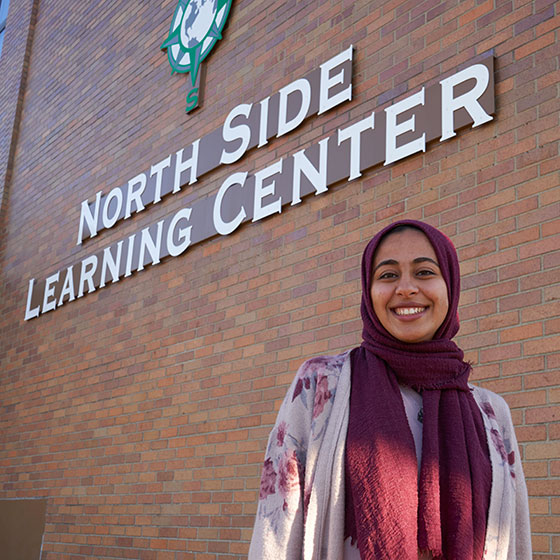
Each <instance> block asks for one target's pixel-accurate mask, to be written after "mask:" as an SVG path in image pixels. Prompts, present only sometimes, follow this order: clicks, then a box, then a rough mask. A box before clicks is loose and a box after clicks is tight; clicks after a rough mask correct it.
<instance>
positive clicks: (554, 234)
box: [0, 0, 560, 560]
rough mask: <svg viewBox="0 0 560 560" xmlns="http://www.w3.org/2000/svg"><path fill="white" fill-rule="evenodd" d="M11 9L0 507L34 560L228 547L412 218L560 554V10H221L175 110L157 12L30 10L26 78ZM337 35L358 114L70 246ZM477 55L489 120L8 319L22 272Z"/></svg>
mask: <svg viewBox="0 0 560 560" xmlns="http://www.w3.org/2000/svg"><path fill="white" fill-rule="evenodd" d="M12 4H13V6H10V10H11V11H10V14H9V16H8V28H7V35H6V40H5V42H4V50H3V52H2V57H1V58H0V70H1V72H2V73H4V72H5V71H6V69H7V68H8V69H9V72H11V73H12V74H14V76H12V74H10V80H12V81H11V82H10V83H11V84H12V86H10V87H9V88H8V86H7V84H8V82H7V81H5V82H4V84H2V83H0V109H1V110H2V111H4V113H2V115H3V116H2V119H5V115H6V114H7V113H6V112H5V110H6V108H8V109H9V110H10V111H12V114H13V115H16V116H14V117H10V118H12V120H11V121H10V118H8V126H6V127H5V126H4V122H6V121H5V120H2V135H4V131H7V132H6V135H5V137H6V138H8V144H9V145H8V144H6V143H3V144H1V151H0V157H1V160H0V164H1V165H4V168H3V169H5V170H6V171H2V173H3V174H5V175H2V177H4V176H6V177H7V179H8V180H7V182H5V184H4V185H0V189H2V188H3V189H4V192H5V193H7V194H6V196H5V197H4V201H3V207H2V212H3V213H2V223H1V228H0V231H3V235H2V238H1V240H0V259H1V260H0V263H1V265H0V266H1V268H0V271H1V285H0V296H1V297H0V301H1V304H0V305H1V313H0V372H1V383H0V403H1V404H0V433H1V434H2V435H1V436H0V437H1V441H2V445H1V446H0V498H3V499H7V498H10V499H11V498H30V497H36V498H45V499H46V500H47V518H46V529H45V537H44V543H43V554H42V559H43V560H54V559H56V560H69V559H73V560H74V559H81V558H134V559H142V560H155V559H157V560H186V559H196V560H215V559H220V560H225V559H234V558H244V557H245V556H246V553H247V550H248V541H249V539H250V536H251V526H252V522H253V515H254V513H255V510H256V501H257V495H258V485H259V476H260V465H261V462H262V457H263V452H264V447H265V444H266V438H267V435H268V432H269V429H270V427H271V424H272V423H273V422H274V419H275V414H276V411H277V409H278V407H279V405H280V402H281V400H282V398H283V396H284V393H285V391H286V388H287V385H288V384H289V382H290V381H291V379H292V377H293V375H294V373H295V371H296V368H297V367H298V366H299V364H300V363H301V362H302V361H303V360H304V359H305V358H307V357H310V356H313V355H317V354H324V353H336V352H339V351H341V350H343V349H346V348H349V347H352V346H354V345H356V344H358V343H359V341H360V332H361V322H360V320H359V309H358V306H359V298H360V293H359V291H360V282H359V274H358V268H359V260H360V256H361V252H362V250H363V247H364V246H365V243H366V242H367V240H368V239H369V238H370V237H371V236H372V235H373V234H374V233H375V232H376V231H377V230H378V229H379V228H380V227H382V226H383V225H385V224H387V223H389V222H390V221H391V220H395V219H398V218H401V217H405V216H406V217H412V218H417V219H422V220H425V221H427V222H430V223H432V224H434V225H436V226H438V227H440V228H441V229H442V230H443V231H445V232H446V233H447V234H449V235H450V236H451V237H452V239H453V241H454V242H455V244H456V246H457V248H458V252H459V256H460V260H461V267H462V272H463V294H462V300H461V309H460V314H461V320H462V326H461V331H460V336H459V339H458V341H459V343H460V345H461V346H462V347H463V349H464V350H465V351H466V355H467V357H468V358H469V359H470V360H471V361H472V362H473V364H474V365H475V368H474V379H475V381H476V382H478V383H480V384H482V385H483V386H485V387H488V388H490V389H492V390H494V391H496V392H498V393H500V394H501V395H503V396H504V397H505V399H506V400H507V401H508V403H509V404H510V406H511V408H512V414H513V419H514V422H515V424H516V427H517V434H518V437H519V440H520V444H521V448H522V454H523V459H524V467H525V471H526V475H527V479H528V487H529V493H530V505H531V512H532V528H533V535H534V536H533V545H534V551H535V553H534V558H536V559H538V560H545V559H552V558H558V557H560V537H559V536H558V535H559V534H560V498H559V497H558V496H560V443H559V442H560V380H559V379H560V378H559V376H558V369H559V365H560V335H559V332H560V319H559V317H560V283H559V281H558V278H559V273H560V270H559V269H560V250H559V237H558V231H559V229H560V188H559V187H558V183H559V172H558V169H559V167H560V157H559V150H558V138H559V136H560V132H559V131H560V127H559V126H558V125H559V122H558V121H559V109H560V101H559V97H558V77H559V75H560V70H559V61H558V55H559V51H560V47H559V46H558V45H559V43H558V41H557V34H558V26H559V19H558V15H557V12H558V9H559V7H558V3H554V2H549V1H533V2H526V1H499V0H496V1H495V2H491V1H484V2H474V1H470V0H467V1H462V2H458V1H454V0H450V1H447V2H439V1H436V0H426V1H417V0H416V1H414V2H410V1H408V2H407V1H398V2H397V1H393V2H369V1H365V0H358V1H352V2H350V1H346V0H344V1H341V0H338V1H336V2H335V1H333V2H312V1H301V2H287V3H267V2H255V1H253V2H248V1H243V0H242V1H238V0H234V3H233V7H232V10H231V13H230V17H229V21H228V23H227V26H226V28H225V30H224V40H223V41H221V42H219V43H218V45H217V46H216V48H215V50H214V52H212V54H211V55H210V56H209V58H208V59H207V61H206V63H205V64H206V70H207V72H206V93H205V100H204V106H203V107H202V108H201V109H200V110H198V112H196V113H193V114H192V115H191V116H187V115H185V113H184V97H185V95H186V93H187V90H188V85H187V84H188V82H187V79H188V78H186V77H185V76H179V75H173V76H171V75H170V68H169V65H168V63H167V60H166V56H165V54H164V53H162V52H161V51H160V50H159V46H160V45H161V43H162V42H163V41H164V39H165V38H166V37H167V32H168V29H169V24H170V20H171V16H172V14H173V11H174V9H175V6H176V2H175V1H172V0H164V1H162V2H155V3H154V2H150V3H130V2H121V1H115V2H106V3H101V4H99V5H98V3H87V2H86V3H79V4H76V3H75V2H68V1H67V0H58V1H56V2H54V1H52V0H50V1H47V0H42V1H40V2H39V1H38V2H36V6H35V8H36V10H37V12H36V26H35V28H34V33H33V34H32V35H30V37H31V39H32V42H31V40H30V41H29V42H28V43H29V45H28V50H27V51H26V52H28V75H27V76H26V81H24V82H22V81H21V78H22V76H24V74H23V70H24V68H25V69H27V65H26V64H24V62H22V61H21V57H22V56H23V55H22V51H21V49H20V46H18V45H19V43H18V41H19V42H23V39H22V38H21V37H20V36H19V35H20V33H19V32H18V34H17V35H16V34H15V33H14V32H13V31H12V30H13V29H23V30H25V29H27V28H28V26H29V24H30V22H32V8H33V6H32V3H31V2H22V3H19V5H18V3H12ZM350 44H353V45H354V46H355V48H356V50H355V53H356V54H355V60H354V78H353V83H354V98H353V100H352V101H351V102H349V103H346V104H343V105H341V106H340V107H338V108H337V109H335V110H333V111H331V112H328V113H326V114H324V115H321V116H318V117H313V118H311V119H309V120H307V121H306V122H305V123H304V124H303V125H302V126H301V127H300V128H299V129H298V130H297V131H295V132H293V133H291V134H288V135H286V136H285V137H283V138H279V139H275V140H273V141H271V142H270V144H269V145H268V146H267V147H265V148H261V149H259V150H253V151H252V152H250V153H249V154H247V155H246V156H245V157H244V158H242V159H241V160H240V161H239V162H238V163H236V164H233V165H231V166H227V167H226V166H222V167H221V168H219V169H217V170H215V171H213V172H211V173H210V174H208V175H207V176H204V177H203V178H201V180H200V181H199V182H197V183H196V184H195V185H193V186H192V187H188V188H185V189H183V192H182V193H181V194H179V195H176V196H173V197H170V198H169V199H165V200H164V201H163V202H162V203H161V204H159V205H157V206H154V207H152V208H150V209H149V211H146V212H144V213H142V214H139V215H137V216H135V217H133V218H132V219H131V220H129V221H127V222H125V223H122V224H120V225H118V226H117V227H115V228H113V229H111V230H107V231H105V232H103V233H102V234H99V236H98V237H97V238H95V239H93V240H90V241H87V242H86V243H84V245H82V246H76V237H77V227H78V220H79V208H80V204H81V202H82V201H83V200H85V199H90V200H93V198H94V196H95V193H96V192H98V191H99V190H103V191H104V192H108V191H109V190H110V189H111V188H113V187H115V186H118V185H121V184H124V183H125V182H126V181H127V180H128V179H130V178H131V177H133V176H134V175H135V174H136V173H137V172H139V171H140V170H143V169H145V168H146V167H147V165H149V164H151V163H154V162H157V161H160V160H161V159H163V158H164V157H166V156H167V155H168V154H170V153H174V152H175V151H176V150H178V149H180V148H181V147H183V146H187V145H188V144H190V143H191V142H192V141H194V140H195V139H196V138H198V137H200V136H201V135H203V134H207V133H208V132H209V131H211V130H214V129H216V128H217V127H219V126H221V124H222V123H223V121H224V119H225V117H226V115H227V114H228V112H229V111H230V110H231V108H233V107H234V106H235V105H238V104H239V103H252V102H253V103H257V102H258V101H260V100H261V99H263V98H264V97H266V96H267V95H270V94H272V93H274V92H276V91H278V89H279V88H280V87H282V86H284V85H286V84H288V83H289V82H291V81H292V80H294V79H296V78H299V77H302V76H304V75H306V74H307V73H308V72H309V71H311V70H313V69H314V68H316V67H317V66H318V65H319V64H320V63H322V62H324V61H326V60H327V59H329V58H330V57H331V56H334V55H335V54H337V53H339V52H341V51H342V50H343V49H345V48H347V47H348V46H349V45H350ZM488 51H492V52H493V53H494V55H495V65H496V72H495V80H496V115H495V119H494V120H493V121H492V122H490V123H488V124H486V125H484V126H481V127H478V128H475V129H472V130H471V129H465V130H463V131H461V132H460V133H459V134H458V135H457V136H456V137H455V138H453V139H451V140H448V141H446V142H443V143H441V144H439V143H438V142H435V143H432V144H430V145H429V146H428V149H427V151H426V153H425V154H419V155H416V156H412V157H410V158H408V159H406V160H403V161H401V162H398V163H396V164H393V165H390V166H386V167H384V166H378V167H376V168H374V169H371V170H369V171H368V172H367V173H365V174H364V175H363V176H362V177H361V178H360V179H358V180H355V181H352V182H346V181H344V182H342V183H340V184H337V185H335V186H333V187H331V188H330V189H329V192H328V193H326V194H323V195H321V196H316V197H314V196H312V197H310V198H308V199H305V200H304V202H303V203H301V204H299V205H297V206H294V207H291V208H290V207H289V206H288V207H286V208H285V209H284V210H283V212H282V213H281V214H279V215H274V216H271V217H270V218H267V219H265V220H262V221H259V222H255V223H249V224H246V225H244V226H242V227H240V228H239V229H238V230H237V231H236V232H235V233H233V234H232V235H230V236H228V237H216V238H213V239H209V240H207V241H204V242H202V243H200V244H198V245H196V246H193V247H192V248H189V250H188V251H187V252H186V253H185V254H184V255H183V256H181V257H179V258H174V259H171V260H167V261H163V262H162V263H161V264H159V265H157V266H153V267H148V269H147V270H145V271H143V272H142V273H139V274H134V275H133V276H132V277H131V278H125V279H122V280H121V281H119V282H118V283H116V284H114V285H111V286H109V287H107V288H105V289H104V290H100V291H97V292H95V293H92V294H90V295H88V296H86V297H84V298H82V299H79V300H77V301H75V302H72V303H71V304H68V305H65V306H63V307H61V308H60V309H57V310H55V311H53V312H50V313H47V314H45V315H43V316H40V317H39V318H37V319H33V320H31V321H28V322H24V320H23V317H24V312H25V303H26V297H27V286H28V282H29V279H30V278H33V277H37V278H44V277H45V276H47V275H49V274H51V273H53V272H54V271H56V270H62V269H64V268H65V267H67V266H70V265H71V264H74V263H76V262H77V261H78V260H79V259H81V258H83V257H84V256H86V255H87V254H90V253H91V252H94V251H95V250H98V249H100V248H103V247H104V246H106V245H108V244H109V243H113V242H115V241H117V240H119V239H124V238H125V237H126V235H129V234H130V233H132V232H135V231H138V230H139V229H141V227H144V226H145V225H147V224H151V223H155V222H156V221H157V220H158V219H160V218H161V217H163V216H166V215H169V214H171V213H173V212H174V211H177V210H178V209H179V208H181V207H183V206H185V205H188V204H189V201H190V200H191V199H192V198H193V196H194V197H195V198H197V197H203V196H207V195H209V194H212V193H213V192H215V191H216V189H217V188H218V187H219V185H221V183H222V181H223V180H224V179H225V178H226V177H227V176H228V175H229V174H231V173H233V172H235V171H248V172H254V171H255V170H259V169H262V168H264V167H265V166H266V165H267V164H269V163H272V162H274V161H276V160H277V159H278V158H279V157H281V156H283V155H286V154H293V153H294V152H295V151H297V150H298V149H301V148H303V147H307V146H308V145H311V144H312V143H314V142H316V141H318V140H319V139H321V138H323V137H325V136H326V135H328V134H330V133H332V132H333V131H334V130H336V128H338V127H341V126H344V125H345V124H346V123H348V124H350V123H352V122H355V121H357V120H359V119H360V118H363V117H365V116H366V115H367V114H368V113H371V111H373V110H378V109H379V108H383V107H385V106H387V105H388V104H390V103H393V102H394V101H396V100H398V99H400V98H402V97H404V96H405V95H406V93H407V92H414V91H417V90H418V88H419V87H420V86H422V85H430V84H433V83H436V82H437V81H438V79H439V78H440V77H441V76H443V75H446V74H449V73H452V72H454V71H456V70H457V69H458V68H459V67H461V65H462V64H463V63H465V62H467V61H469V60H471V59H473V58H475V57H476V56H478V55H481V54H483V53H486V52H488ZM12 61H16V62H17V64H15V62H14V64H12ZM21 83H24V86H25V87H24V92H22V96H21V97H20V98H19V99H20V107H21V109H20V111H19V114H17V110H16V109H15V108H14V107H15V105H14V103H15V100H16V96H18V95H19V91H20V90H19V89H18V87H19V86H18V87H15V86H13V84H21ZM10 123H12V124H10ZM14 123H15V124H14ZM14 130H16V131H17V134H15V133H14V132H13V131H14ZM6 146H7V147H6ZM8 153H10V154H12V155H11V156H10V157H8V155H7V154H8ZM8 167H9V172H8ZM3 180H4V179H3ZM191 195H192V196H191Z"/></svg>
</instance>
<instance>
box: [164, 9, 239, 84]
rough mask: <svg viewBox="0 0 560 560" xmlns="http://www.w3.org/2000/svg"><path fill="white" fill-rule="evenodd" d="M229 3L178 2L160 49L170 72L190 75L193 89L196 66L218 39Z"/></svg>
mask: <svg viewBox="0 0 560 560" xmlns="http://www.w3.org/2000/svg"><path fill="white" fill-rule="evenodd" d="M231 2H232V0H179V3H178V4H177V7H176V8H175V14H174V15H173V19H172V21H171V26H170V28H169V36H168V37H167V39H166V40H165V41H164V43H163V45H161V48H162V49H167V58H168V60H169V64H170V65H171V68H172V69H173V72H180V73H186V72H190V74H191V81H192V84H193V86H194V85H195V82H196V76H197V74H198V69H199V67H200V63H201V62H202V61H203V60H204V59H205V58H206V57H207V56H208V54H209V53H210V51H211V50H212V48H213V47H214V45H215V44H216V41H218V39H221V38H222V29H223V28H224V25H225V23H226V20H227V17H228V14H229V9H230V7H231Z"/></svg>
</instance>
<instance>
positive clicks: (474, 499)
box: [345, 220, 492, 560]
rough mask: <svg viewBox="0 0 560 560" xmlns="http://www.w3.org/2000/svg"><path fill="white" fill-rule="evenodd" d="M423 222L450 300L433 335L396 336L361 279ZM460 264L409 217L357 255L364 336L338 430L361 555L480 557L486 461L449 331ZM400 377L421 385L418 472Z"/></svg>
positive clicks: (454, 326) (349, 525)
mask: <svg viewBox="0 0 560 560" xmlns="http://www.w3.org/2000/svg"><path fill="white" fill-rule="evenodd" d="M400 225H408V226H412V227H414V228H417V229H419V230H420V231H422V232H423V233H424V234H425V235H426V236H427V238H428V240H429V241H430V242H431V244H432V246H433V248H434V251H435V253H436V256H437V259H438V263H439V266H440V270H441V272H442V276H443V278H444V280H445V282H446V285H447V292H448V300H449V309H448V313H447V315H446V318H445V319H444V322H443V323H442V325H441V326H440V327H439V329H438V331H437V332H436V334H435V335H434V337H433V339H432V340H430V341H427V342H418V343H413V344H409V343H405V342H401V341H400V340H397V339H396V338H394V337H393V336H392V335H390V334H389V333H388V332H387V331H386V330H385V328H384V327H383V326H382V325H381V323H380V322H379V320H378V318H377V316H376V315H375V312H374V310H373V305H372V302H371V297H370V295H369V293H370V286H371V275H372V265H373V260H374V256H375V251H376V249H377V248H378V246H379V244H380V242H381V240H382V239H383V238H384V237H385V235H387V233H389V232H390V231H391V230H393V229H394V228H396V227H398V226H400ZM459 291H460V273H459V264H458V260H457V255H456V252H455V248H454V247H453V244H452V243H451V241H450V240H449V239H448V238H447V237H446V236H445V235H443V234H442V233H441V232H440V231H438V230H437V229H435V228H433V227H431V226H429V225H427V224H424V223H422V222H417V221H414V220H403V221H400V222H396V223H393V224H391V225H390V226H388V227H386V228H385V229H383V230H382V231H381V232H379V233H378V234H377V235H376V236H375V237H374V238H373V239H372V240H371V241H370V243H369V244H368V246H367V247H366V249H365V252H364V256H363V259H362V303H361V313H362V319H363V325H364V326H363V342H362V345H361V346H360V347H358V348H355V349H354V350H353V351H352V354H351V368H352V391H351V397H350V419H349V426H348V435H347V439H346V458H345V472H346V537H351V538H352V540H353V542H355V541H357V545H358V549H359V551H360V556H361V558H362V560H383V559H387V560H395V559H397V558H398V559H399V560H412V559H414V560H417V558H418V551H419V550H421V551H429V552H431V554H432V556H433V557H434V559H436V560H480V559H481V558H482V555H483V552H484V540H485V535H486V522H487V513H488V505H489V500H490V486H491V476H492V473H491V465H490V459H489V455H488V446H487V439H486V433H485V430H484V424H483V421H482V417H481V413H480V410H479V408H478V406H477V404H476V402H475V401H474V398H473V396H472V394H471V391H470V389H469V387H468V384H467V381H468V377H469V373H470V369H471V368H470V366H469V364H468V363H466V362H465V361H463V352H462V350H461V349H460V348H458V347H457V346H456V344H455V343H454V342H453V341H452V340H451V339H452V338H453V336H455V334H456V333H457V331H458V330H459V321H458V317H457V308H458V305H459ZM399 384H401V385H406V386H409V387H412V388H413V389H415V390H416V391H418V392H420V393H421V394H422V400H423V428H422V461H421V465H420V472H418V463H417V459H416V453H415V447H414V440H413V437H412V433H411V431H410V427H409V425H408V421H407V418H406V412H405V409H404V405H403V401H402V397H401V393H400V389H399Z"/></svg>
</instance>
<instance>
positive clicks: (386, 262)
mask: <svg viewBox="0 0 560 560" xmlns="http://www.w3.org/2000/svg"><path fill="white" fill-rule="evenodd" d="M412 262H413V263H414V264H419V263H423V262H431V263H433V264H435V265H436V266H437V267H438V268H439V264H438V262H437V261H434V259H432V258H430V257H416V258H415V259H414V260H413V261H412ZM398 264H399V261H396V260H395V259H385V260H384V261H381V262H380V263H378V264H377V266H376V267H375V268H374V269H373V272H375V271H376V270H377V269H378V268H379V267H380V266H386V265H393V266H394V265H398Z"/></svg>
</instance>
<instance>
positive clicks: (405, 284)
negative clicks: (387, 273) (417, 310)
mask: <svg viewBox="0 0 560 560" xmlns="http://www.w3.org/2000/svg"><path fill="white" fill-rule="evenodd" d="M396 292H397V294H398V295H400V296H404V297H410V296H412V295H414V294H416V293H418V284H417V283H416V281H415V278H414V277H413V276H409V275H406V274H403V275H401V277H400V278H399V283H398V285H397V289H396Z"/></svg>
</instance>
